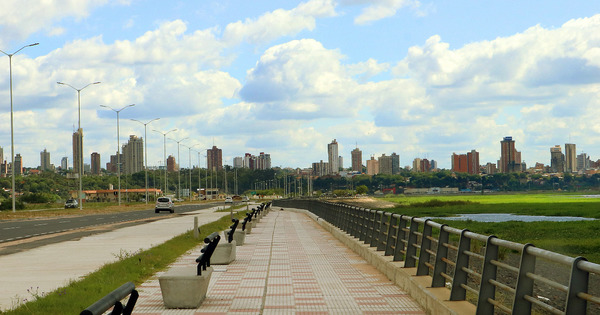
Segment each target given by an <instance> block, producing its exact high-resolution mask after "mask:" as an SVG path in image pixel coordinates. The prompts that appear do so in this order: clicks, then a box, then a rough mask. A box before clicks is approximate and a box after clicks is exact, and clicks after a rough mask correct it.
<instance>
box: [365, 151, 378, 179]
mask: <svg viewBox="0 0 600 315" xmlns="http://www.w3.org/2000/svg"><path fill="white" fill-rule="evenodd" d="M378 173H379V161H378V160H376V159H375V157H374V156H371V159H370V160H367V175H377V174H378Z"/></svg>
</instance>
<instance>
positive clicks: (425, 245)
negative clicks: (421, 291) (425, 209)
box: [417, 219, 432, 276]
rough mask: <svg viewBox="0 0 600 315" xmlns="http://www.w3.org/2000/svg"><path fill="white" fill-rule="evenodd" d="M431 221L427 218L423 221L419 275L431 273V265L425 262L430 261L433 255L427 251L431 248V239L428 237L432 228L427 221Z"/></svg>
mask: <svg viewBox="0 0 600 315" xmlns="http://www.w3.org/2000/svg"><path fill="white" fill-rule="evenodd" d="M429 221H431V220H430V219H427V220H425V222H424V223H423V236H422V237H421V251H420V252H419V265H418V267H417V276H426V275H429V267H427V265H426V264H425V263H428V262H429V259H430V258H431V255H430V254H429V252H428V251H427V250H428V249H431V240H430V239H429V238H428V237H431V233H432V228H431V225H429V224H427V222H429Z"/></svg>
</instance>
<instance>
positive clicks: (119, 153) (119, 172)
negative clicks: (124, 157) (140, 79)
mask: <svg viewBox="0 0 600 315" xmlns="http://www.w3.org/2000/svg"><path fill="white" fill-rule="evenodd" d="M131 106H135V104H129V105H127V106H125V107H122V108H121V109H114V108H112V107H110V106H106V105H100V107H105V108H108V109H110V110H112V111H113V112H115V113H117V177H118V178H119V190H118V192H117V195H118V197H117V198H118V199H119V206H120V205H121V143H120V141H119V113H120V112H121V111H122V110H124V109H125V108H127V107H131Z"/></svg>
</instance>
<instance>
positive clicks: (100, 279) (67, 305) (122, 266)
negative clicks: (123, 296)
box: [0, 215, 231, 315]
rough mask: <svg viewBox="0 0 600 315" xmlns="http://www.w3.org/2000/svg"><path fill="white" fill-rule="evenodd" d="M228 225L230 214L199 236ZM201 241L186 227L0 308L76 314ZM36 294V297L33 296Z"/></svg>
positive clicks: (141, 279) (204, 228) (207, 226)
mask: <svg viewBox="0 0 600 315" xmlns="http://www.w3.org/2000/svg"><path fill="white" fill-rule="evenodd" d="M230 225H231V219H230V216H229V215H224V216H223V217H222V218H221V219H220V220H218V221H215V222H212V223H208V224H205V225H203V226H201V227H200V231H201V232H200V239H204V237H206V236H208V235H209V234H210V233H212V232H215V231H222V230H225V229H226V228H228V227H229V226H230ZM200 244H201V241H200V240H198V239H195V238H194V237H193V232H192V231H189V232H187V233H184V234H182V235H180V236H177V237H175V238H173V239H171V240H169V241H167V242H165V243H163V244H161V245H158V246H155V247H153V248H150V249H148V250H145V251H141V252H139V253H124V254H122V255H121V257H119V258H120V259H119V261H117V262H114V263H111V264H107V265H105V266H103V267H102V268H100V269H99V270H97V271H95V272H92V273H90V274H89V275H88V276H86V277H85V278H84V279H82V280H79V281H75V282H72V283H70V284H69V285H68V286H66V287H63V288H59V289H57V290H55V291H53V292H50V293H47V294H43V296H42V294H39V293H38V292H31V295H32V296H30V297H20V298H19V300H20V301H22V299H23V298H29V299H30V300H31V299H32V300H33V301H29V302H26V303H24V304H21V305H20V306H19V307H17V308H15V309H13V310H9V311H6V312H1V311H0V313H2V314H7V315H8V314H11V315H12V314H79V312H81V311H82V310H84V309H85V308H86V307H88V306H90V305H91V304H93V303H94V302H95V301H97V300H99V299H100V298H101V297H103V296H105V295H106V294H108V293H110V292H111V291H113V290H114V289H116V288H117V287H119V286H121V285H122V284H123V283H125V282H127V281H132V282H134V283H135V284H136V285H139V284H141V283H143V282H144V281H145V280H147V279H149V278H150V277H152V276H153V275H154V274H155V273H156V272H158V271H160V270H164V269H165V268H167V266H169V265H170V264H171V263H173V262H174V261H175V260H176V259H177V258H178V257H179V256H181V255H183V254H185V253H186V252H188V251H190V250H191V249H193V248H195V247H196V246H199V245H200ZM36 298H37V299H36Z"/></svg>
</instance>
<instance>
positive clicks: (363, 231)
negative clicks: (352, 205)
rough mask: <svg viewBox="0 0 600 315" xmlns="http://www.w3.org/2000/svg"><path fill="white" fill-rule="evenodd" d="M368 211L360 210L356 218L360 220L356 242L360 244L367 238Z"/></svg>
mask: <svg viewBox="0 0 600 315" xmlns="http://www.w3.org/2000/svg"><path fill="white" fill-rule="evenodd" d="M368 211H369V210H368V209H365V208H360V210H359V214H358V218H359V220H360V234H359V237H358V240H359V241H361V242H364V241H365V237H366V236H367V230H368V226H369V225H368V224H369V216H368Z"/></svg>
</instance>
